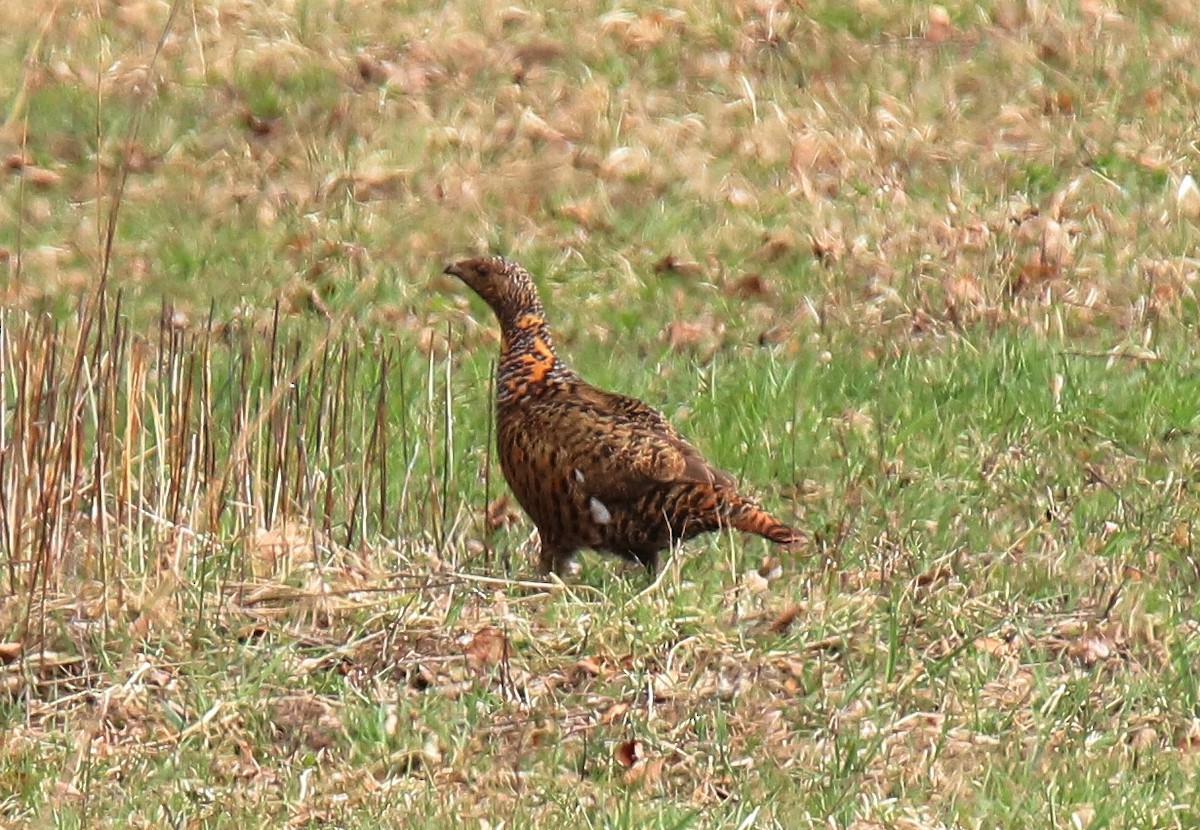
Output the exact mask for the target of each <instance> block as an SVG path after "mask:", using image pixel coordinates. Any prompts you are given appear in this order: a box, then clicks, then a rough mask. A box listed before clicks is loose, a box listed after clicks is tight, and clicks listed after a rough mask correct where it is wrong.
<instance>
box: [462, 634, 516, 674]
mask: <svg viewBox="0 0 1200 830" xmlns="http://www.w3.org/2000/svg"><path fill="white" fill-rule="evenodd" d="M509 649H510V645H509V641H508V637H506V636H505V635H504V632H502V631H501V630H500V629H498V628H496V627H495V626H492V625H487V626H484V627H483V628H481V629H479V630H478V631H476V632H475V633H474V634H473V635H471V638H470V640H468V641H467V644H466V647H465V648H464V649H463V651H464V653H465V654H466V655H467V662H468V663H470V664H471V666H472V667H474V668H477V669H478V668H487V667H491V666H494V665H496V664H498V663H499V662H500V661H501V660H504V659H506V658H507V657H508V655H509V653H510V651H509Z"/></svg>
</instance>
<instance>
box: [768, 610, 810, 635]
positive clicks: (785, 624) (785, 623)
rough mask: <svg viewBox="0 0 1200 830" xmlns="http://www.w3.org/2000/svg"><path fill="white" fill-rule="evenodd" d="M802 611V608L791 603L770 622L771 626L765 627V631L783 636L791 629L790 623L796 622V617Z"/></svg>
mask: <svg viewBox="0 0 1200 830" xmlns="http://www.w3.org/2000/svg"><path fill="white" fill-rule="evenodd" d="M803 610H804V606H802V605H799V604H797V603H792V604H791V605H789V606H788V607H787V608H785V609H783V611H782V612H780V613H779V614H778V615H776V617H775V619H773V620H771V624H770V625H768V626H767V631H769V632H771V633H772V634H783V633H785V632H786V631H787V630H788V629H789V628H791V627H792V623H794V622H795V621H796V617H797V616H799V615H800V613H801V612H802V611H803Z"/></svg>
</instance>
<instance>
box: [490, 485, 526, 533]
mask: <svg viewBox="0 0 1200 830" xmlns="http://www.w3.org/2000/svg"><path fill="white" fill-rule="evenodd" d="M520 518H521V513H520V511H518V510H517V509H516V507H514V506H513V503H512V499H511V498H509V496H508V494H507V493H505V494H503V495H501V496H500V497H498V498H496V499H493V500H492V503H491V504H489V505H488V506H487V515H486V516H485V518H484V524H485V525H486V526H487V529H488V530H498V529H500V528H502V527H507V526H508V525H510V524H512V523H513V522H516V521H518V520H520Z"/></svg>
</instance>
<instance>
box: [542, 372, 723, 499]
mask: <svg viewBox="0 0 1200 830" xmlns="http://www.w3.org/2000/svg"><path fill="white" fill-rule="evenodd" d="M575 392H576V394H574V395H572V396H571V397H570V398H569V399H568V400H565V401H563V409H562V412H561V415H562V417H563V418H564V419H565V420H566V421H568V422H569V423H566V424H564V425H563V426H564V429H563V431H562V432H561V433H560V434H563V435H570V436H572V439H571V440H570V441H569V442H567V446H566V447H565V448H564V449H566V450H567V459H566V460H568V461H569V462H570V463H571V464H572V466H573V469H574V470H578V472H579V475H582V476H583V478H584V481H583V482H581V483H583V485H584V487H585V489H587V490H588V491H591V492H593V493H597V494H606V495H607V496H609V497H610V498H632V497H634V496H637V495H640V494H641V493H644V492H645V491H646V490H647V489H649V488H651V487H653V486H656V485H661V484H669V483H672V482H683V481H691V482H695V483H698V484H710V485H715V486H732V485H733V483H734V482H733V477H732V476H730V475H729V474H728V473H726V472H723V471H722V470H719V469H717V468H716V467H713V466H712V465H711V464H709V463H708V462H707V461H706V460H705V459H704V456H702V455H701V454H700V451H699V450H697V449H696V448H695V447H693V446H692V445H691V444H689V443H688V442H687V440H686V439H684V437H683V436H682V435H680V434H679V432H678V431H677V430H676V429H675V428H674V427H673V426H671V424H670V423H668V422H667V419H666V418H664V417H663V415H662V413H660V412H659V411H658V410H656V409H654V408H653V407H650V406H647V405H646V404H644V403H642V402H641V401H639V400H637V399H636V398H630V397H626V396H624V395H617V394H615V393H612V392H605V391H604V390H601V389H597V388H595V387H592V386H588V385H585V384H581V385H580V386H579V387H578V388H577V389H576V390H575Z"/></svg>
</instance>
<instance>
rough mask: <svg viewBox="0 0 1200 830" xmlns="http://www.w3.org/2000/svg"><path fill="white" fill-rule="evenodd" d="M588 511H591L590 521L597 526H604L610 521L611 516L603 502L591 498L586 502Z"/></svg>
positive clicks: (593, 497)
mask: <svg viewBox="0 0 1200 830" xmlns="http://www.w3.org/2000/svg"><path fill="white" fill-rule="evenodd" d="M588 509H590V510H591V511H592V519H593V520H594V521H595V522H596V524H598V525H606V524H608V523H609V522H611V521H612V514H611V513H609V512H608V508H607V507H605V506H604V502H602V501H600V499H598V498H596V497H595V496H592V498H591V500H590V501H589V502H588Z"/></svg>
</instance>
